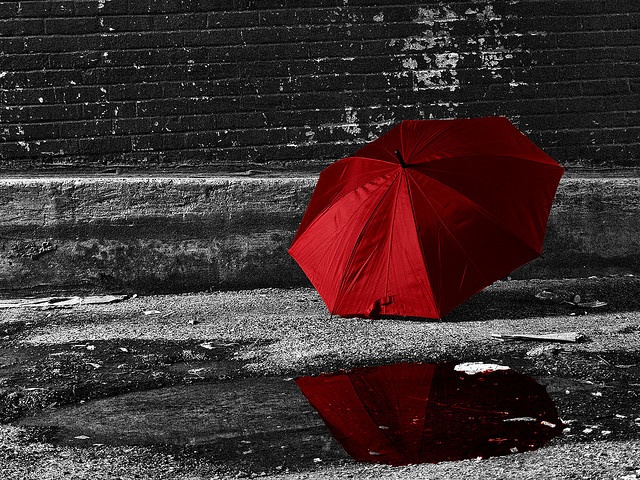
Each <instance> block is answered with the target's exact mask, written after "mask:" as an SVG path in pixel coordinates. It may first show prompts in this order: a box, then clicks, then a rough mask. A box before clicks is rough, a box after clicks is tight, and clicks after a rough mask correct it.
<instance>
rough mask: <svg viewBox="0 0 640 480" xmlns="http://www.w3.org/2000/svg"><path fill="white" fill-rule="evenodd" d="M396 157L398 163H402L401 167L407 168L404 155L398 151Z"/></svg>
mask: <svg viewBox="0 0 640 480" xmlns="http://www.w3.org/2000/svg"><path fill="white" fill-rule="evenodd" d="M396 157H398V161H399V162H400V166H401V167H402V168H407V164H406V163H404V158H402V154H401V153H400V150H396Z"/></svg>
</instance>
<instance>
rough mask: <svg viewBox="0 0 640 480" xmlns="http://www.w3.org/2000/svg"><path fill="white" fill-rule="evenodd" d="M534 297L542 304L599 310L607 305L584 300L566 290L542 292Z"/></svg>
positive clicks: (587, 299) (577, 294)
mask: <svg viewBox="0 0 640 480" xmlns="http://www.w3.org/2000/svg"><path fill="white" fill-rule="evenodd" d="M535 297H536V298H537V299H538V300H540V301H542V302H544V303H555V304H562V303H564V304H567V305H571V306H574V307H581V308H600V307H605V306H606V305H608V303H607V302H602V301H600V300H593V299H591V298H585V297H584V296H582V295H580V294H579V293H573V292H569V291H566V290H558V291H554V292H552V291H550V290H542V291H540V292H538V293H536V294H535Z"/></svg>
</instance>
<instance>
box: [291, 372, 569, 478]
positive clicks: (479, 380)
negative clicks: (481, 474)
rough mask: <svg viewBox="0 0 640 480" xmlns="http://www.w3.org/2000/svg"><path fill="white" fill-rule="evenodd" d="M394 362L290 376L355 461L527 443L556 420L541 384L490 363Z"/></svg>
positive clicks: (453, 454) (468, 454) (519, 447)
mask: <svg viewBox="0 0 640 480" xmlns="http://www.w3.org/2000/svg"><path fill="white" fill-rule="evenodd" d="M476 367H477V366H473V365H468V364H467V365H457V366H456V365H455V364H452V363H448V364H423V363H417V364H408V363H404V364H396V365H388V366H380V367H372V368H362V369H355V370H352V371H349V372H341V373H334V374H325V375H320V376H316V377H300V378H297V379H296V383H297V384H298V386H299V387H300V389H301V390H302V392H303V393H304V394H305V396H306V397H307V398H308V399H309V402H310V403H311V404H312V405H313V406H314V408H315V409H316V410H317V411H318V413H319V414H320V415H321V416H322V418H323V420H324V422H325V423H326V425H327V427H328V428H329V430H330V431H331V432H332V434H333V436H334V437H335V438H336V439H337V440H338V441H339V442H340V444H341V445H342V446H343V447H344V449H345V450H346V451H347V452H348V453H349V455H351V457H353V458H354V459H355V460H357V461H363V462H373V463H386V464H390V465H406V464H409V463H426V462H430V463H437V462H441V461H446V460H460V459H466V458H476V457H483V458H487V457H492V456H498V455H507V454H510V453H515V452H522V451H526V450H534V449H536V448H539V447H541V446H543V445H544V444H546V443H547V442H548V441H549V440H551V439H552V438H554V437H555V436H557V435H559V434H560V433H561V431H562V423H561V421H560V419H559V418H558V412H557V410H556V407H555V405H554V403H553V401H552V400H551V398H550V397H549V395H548V394H547V391H546V389H545V387H543V386H542V385H540V384H538V383H537V382H536V381H535V380H534V379H533V378H531V377H528V376H525V375H522V374H519V373H516V372H514V371H512V370H510V369H504V367H501V366H497V365H493V366H492V365H483V366H481V367H480V368H476Z"/></svg>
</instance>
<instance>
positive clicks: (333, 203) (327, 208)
mask: <svg viewBox="0 0 640 480" xmlns="http://www.w3.org/2000/svg"><path fill="white" fill-rule="evenodd" d="M349 158H351V157H349ZM361 158H366V157H361ZM367 160H374V159H368V158H367ZM377 161H380V162H383V160H377ZM384 163H387V164H388V163H389V162H384ZM334 165H335V164H334ZM380 171H384V169H381V170H380ZM367 173H368V172H367ZM392 174H393V171H391V172H389V173H386V174H384V175H380V176H377V177H374V178H373V179H371V177H367V178H369V180H368V181H366V182H364V183H363V184H362V185H358V186H357V187H354V188H353V189H352V190H349V191H348V192H345V193H344V194H343V195H340V196H337V197H335V198H332V199H331V202H329V203H328V204H327V206H326V207H324V208H323V209H322V210H320V211H319V212H318V214H317V215H316V216H315V217H313V219H312V220H311V221H310V222H309V224H308V225H307V226H306V227H305V229H304V230H303V231H305V230H308V229H309V227H311V225H313V224H314V223H315V222H316V221H317V220H318V219H319V218H321V217H322V216H323V215H324V214H325V213H327V211H328V210H330V209H331V207H333V206H334V205H335V204H336V202H338V201H339V200H340V199H341V198H343V197H344V196H345V195H348V194H349V193H351V192H353V191H355V190H357V189H358V188H362V187H364V186H365V185H368V184H370V183H373V182H374V180H377V179H379V178H384V177H388V176H389V177H390V176H391V175H392ZM362 175H363V176H364V175H365V174H364V173H363V174H362ZM338 185H339V187H338V186H334V187H332V188H331V189H329V190H328V192H332V191H334V190H339V188H342V187H343V186H344V183H341V184H338ZM328 192H325V194H326V193H328ZM301 234H302V232H300V231H298V232H296V237H297V236H299V235H301Z"/></svg>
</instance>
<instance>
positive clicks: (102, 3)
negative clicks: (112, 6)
mask: <svg viewBox="0 0 640 480" xmlns="http://www.w3.org/2000/svg"><path fill="white" fill-rule="evenodd" d="M110 1H111V0H98V9H103V8H104V6H105V4H106V3H107V2H110Z"/></svg>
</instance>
